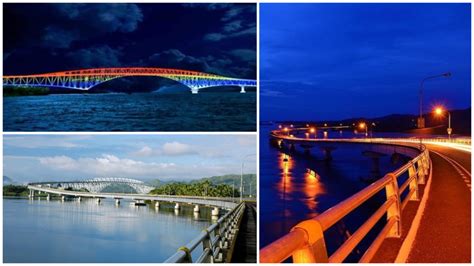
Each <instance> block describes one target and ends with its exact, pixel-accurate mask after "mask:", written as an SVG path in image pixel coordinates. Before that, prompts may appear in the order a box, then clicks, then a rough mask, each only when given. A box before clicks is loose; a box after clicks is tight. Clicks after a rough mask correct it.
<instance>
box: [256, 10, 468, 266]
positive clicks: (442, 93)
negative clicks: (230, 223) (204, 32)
mask: <svg viewBox="0 0 474 266" xmlns="http://www.w3.org/2000/svg"><path fill="white" fill-rule="evenodd" d="M470 8H471V7H470V4H369V3H366V4H345V3H344V4H343V3H339V4H327V3H325V4H314V3H305V4H270V3H268V4H267V3H265V4H261V5H260V33H261V35H260V103H261V104H260V110H261V111H260V144H259V145H260V149H259V154H260V162H259V165H260V172H259V174H260V176H259V185H260V190H259V200H260V206H265V208H261V209H260V212H259V218H260V221H259V224H260V231H259V235H260V241H259V245H260V246H259V249H260V253H259V256H260V257H259V260H260V262H261V263H280V262H293V263H302V262H306V263H324V262H330V263H341V262H346V263H355V262H361V263H371V262H372V263H394V262H396V263H470V262H471V184H472V183H471V63H470V62H471V61H470V58H471V29H470V25H471V9H470Z"/></svg>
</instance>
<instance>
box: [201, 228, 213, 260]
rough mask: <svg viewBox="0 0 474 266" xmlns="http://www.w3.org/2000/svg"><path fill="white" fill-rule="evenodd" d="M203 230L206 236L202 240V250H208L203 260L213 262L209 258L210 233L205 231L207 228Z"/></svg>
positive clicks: (210, 254)
mask: <svg viewBox="0 0 474 266" xmlns="http://www.w3.org/2000/svg"><path fill="white" fill-rule="evenodd" d="M203 232H206V238H204V239H203V240H202V251H203V252H206V249H208V250H209V255H208V256H207V257H206V259H205V261H204V262H207V263H210V262H213V261H212V260H211V257H212V253H213V248H212V241H211V234H210V233H209V231H207V229H204V230H203Z"/></svg>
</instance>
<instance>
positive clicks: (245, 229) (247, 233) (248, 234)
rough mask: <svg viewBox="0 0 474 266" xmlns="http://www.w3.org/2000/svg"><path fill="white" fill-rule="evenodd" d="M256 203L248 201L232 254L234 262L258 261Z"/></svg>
mask: <svg viewBox="0 0 474 266" xmlns="http://www.w3.org/2000/svg"><path fill="white" fill-rule="evenodd" d="M253 207H255V203H246V208H245V213H244V217H243V219H242V223H241V225H240V228H239V235H238V236H237V242H236V244H235V247H234V254H233V255H232V261H231V262H232V263H256V262H257V222H256V221H257V220H256V215H257V214H256V212H255V209H254V208H253Z"/></svg>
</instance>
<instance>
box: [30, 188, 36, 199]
mask: <svg viewBox="0 0 474 266" xmlns="http://www.w3.org/2000/svg"><path fill="white" fill-rule="evenodd" d="M34 196H35V191H34V190H32V189H30V194H29V195H28V198H30V199H31V198H34Z"/></svg>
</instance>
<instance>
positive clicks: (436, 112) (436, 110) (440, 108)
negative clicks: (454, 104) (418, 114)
mask: <svg viewBox="0 0 474 266" xmlns="http://www.w3.org/2000/svg"><path fill="white" fill-rule="evenodd" d="M434 113H435V114H436V115H442V114H443V107H439V106H438V107H436V108H435V110H434Z"/></svg>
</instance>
